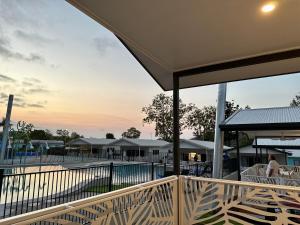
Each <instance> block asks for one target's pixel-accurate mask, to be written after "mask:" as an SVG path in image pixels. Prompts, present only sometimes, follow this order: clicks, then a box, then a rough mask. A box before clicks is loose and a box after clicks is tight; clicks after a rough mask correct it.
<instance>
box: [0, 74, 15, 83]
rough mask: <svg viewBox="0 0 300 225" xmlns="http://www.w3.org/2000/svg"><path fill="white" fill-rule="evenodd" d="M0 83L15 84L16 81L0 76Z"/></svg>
mask: <svg viewBox="0 0 300 225" xmlns="http://www.w3.org/2000/svg"><path fill="white" fill-rule="evenodd" d="M0 82H11V83H15V82H16V80H15V79H13V78H11V77H9V76H6V75H3V74H0Z"/></svg>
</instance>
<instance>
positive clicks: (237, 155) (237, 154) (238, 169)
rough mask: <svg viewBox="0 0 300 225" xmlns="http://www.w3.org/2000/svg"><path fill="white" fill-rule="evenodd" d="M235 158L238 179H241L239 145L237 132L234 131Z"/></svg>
mask: <svg viewBox="0 0 300 225" xmlns="http://www.w3.org/2000/svg"><path fill="white" fill-rule="evenodd" d="M235 134H236V158H237V171H238V180H241V162H240V160H241V159H240V146H239V132H238V131H236V133H235Z"/></svg>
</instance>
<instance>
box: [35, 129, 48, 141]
mask: <svg viewBox="0 0 300 225" xmlns="http://www.w3.org/2000/svg"><path fill="white" fill-rule="evenodd" d="M52 137H53V136H52V134H51V133H50V134H49V133H48V132H47V131H45V130H33V131H31V133H30V139H32V140H51V139H52Z"/></svg>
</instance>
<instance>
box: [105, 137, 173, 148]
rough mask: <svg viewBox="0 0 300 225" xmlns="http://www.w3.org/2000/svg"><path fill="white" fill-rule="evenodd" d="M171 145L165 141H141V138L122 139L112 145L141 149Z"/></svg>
mask: <svg viewBox="0 0 300 225" xmlns="http://www.w3.org/2000/svg"><path fill="white" fill-rule="evenodd" d="M167 144H169V142H167V141H163V140H153V139H140V138H121V139H118V140H114V141H113V142H111V143H110V145H117V146H140V147H161V146H165V145H167Z"/></svg>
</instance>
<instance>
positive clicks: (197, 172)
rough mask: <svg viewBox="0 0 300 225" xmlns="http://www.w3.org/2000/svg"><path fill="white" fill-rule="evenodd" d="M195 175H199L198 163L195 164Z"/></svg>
mask: <svg viewBox="0 0 300 225" xmlns="http://www.w3.org/2000/svg"><path fill="white" fill-rule="evenodd" d="M196 176H197V177H199V164H198V163H197V164H196Z"/></svg>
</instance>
